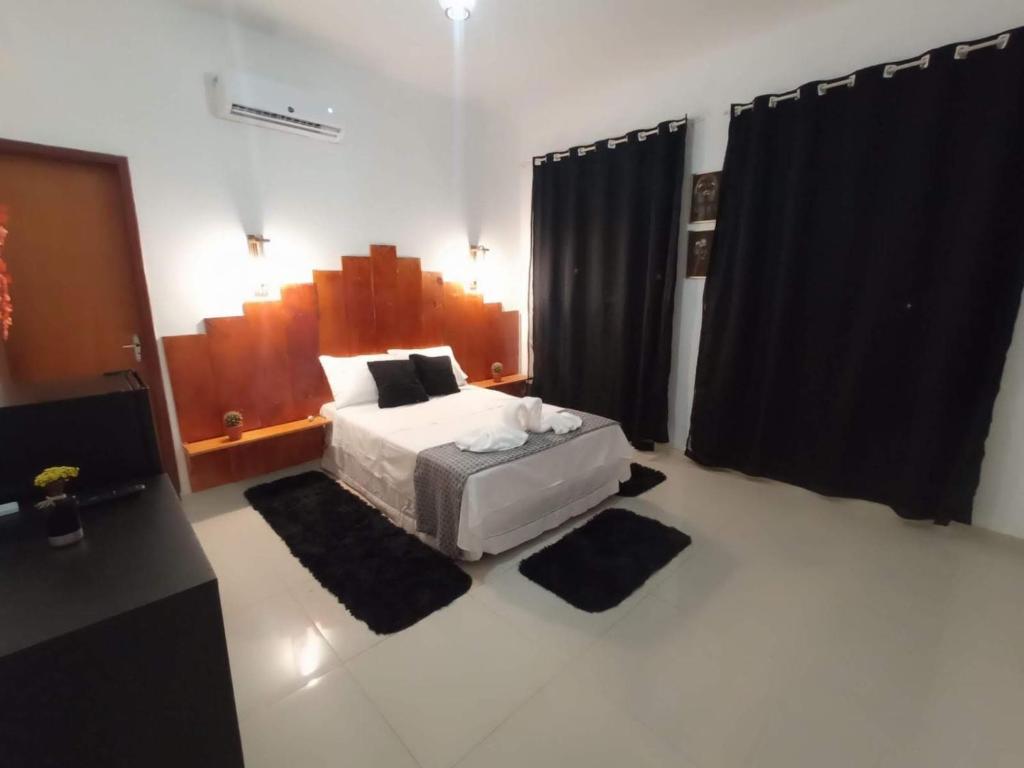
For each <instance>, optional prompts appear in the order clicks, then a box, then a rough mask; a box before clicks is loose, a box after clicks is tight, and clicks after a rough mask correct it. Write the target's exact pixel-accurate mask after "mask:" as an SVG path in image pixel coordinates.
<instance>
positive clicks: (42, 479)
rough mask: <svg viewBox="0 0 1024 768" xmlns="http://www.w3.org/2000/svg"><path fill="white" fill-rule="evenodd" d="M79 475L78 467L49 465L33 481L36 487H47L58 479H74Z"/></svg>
mask: <svg viewBox="0 0 1024 768" xmlns="http://www.w3.org/2000/svg"><path fill="white" fill-rule="evenodd" d="M76 477H78V467H47V468H46V469H44V470H43V471H42V472H40V473H39V474H38V475H36V479H35V480H34V481H33V485H35V487H36V488H45V487H46V486H48V485H49V484H50V483H56V482H57V481H58V480H72V479H73V478H76Z"/></svg>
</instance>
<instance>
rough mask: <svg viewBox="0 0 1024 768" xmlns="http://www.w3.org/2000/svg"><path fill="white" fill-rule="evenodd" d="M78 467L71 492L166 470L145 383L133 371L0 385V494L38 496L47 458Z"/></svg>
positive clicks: (0, 498) (4, 496)
mask: <svg viewBox="0 0 1024 768" xmlns="http://www.w3.org/2000/svg"><path fill="white" fill-rule="evenodd" d="M54 465H63V466H75V467H80V468H81V474H80V475H79V478H78V480H76V481H75V483H74V485H73V486H72V488H71V491H72V492H73V493H82V492H87V491H98V490H103V489H106V488H108V487H110V486H112V485H114V484H119V483H125V482H130V481H134V480H139V479H141V478H144V477H150V476H153V475H159V474H160V473H161V472H163V468H162V467H161V464H160V454H159V451H158V449H157V442H156V431H155V429H154V426H153V415H152V411H151V410H150V406H149V390H148V389H147V388H146V386H145V385H144V384H143V383H142V380H141V379H139V377H138V375H137V374H136V373H135V372H134V371H119V372H117V373H110V374H106V375H104V376H95V377H92V378H88V379H75V380H68V381H58V382H53V383H47V384H6V385H5V386H3V387H0V502H4V501H12V500H21V501H26V500H29V499H37V498H39V496H38V493H37V492H35V491H34V490H33V488H32V479H33V478H34V477H35V476H36V474H37V473H38V472H39V471H40V470H42V469H44V468H45V467H48V466H54Z"/></svg>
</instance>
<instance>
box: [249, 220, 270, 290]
mask: <svg viewBox="0 0 1024 768" xmlns="http://www.w3.org/2000/svg"><path fill="white" fill-rule="evenodd" d="M245 242H246V243H247V244H248V245H249V256H250V257H252V258H253V259H256V260H257V261H256V264H257V272H258V275H259V277H260V278H264V277H265V274H264V273H265V272H266V266H265V265H264V261H263V260H264V259H265V258H266V254H265V253H264V252H263V244H264V243H269V242H270V241H269V240H268V239H267V238H265V237H264V236H263V235H246V236H245ZM254 293H255V295H256V298H258V299H265V298H267V297H268V296H269V295H270V288H269V287H268V286H267V284H266V282H263V280H261V281H260V282H259V283H258V284H257V285H256V290H255V292H254Z"/></svg>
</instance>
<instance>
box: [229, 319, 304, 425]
mask: <svg viewBox="0 0 1024 768" xmlns="http://www.w3.org/2000/svg"><path fill="white" fill-rule="evenodd" d="M242 311H243V312H244V315H245V320H246V324H247V325H248V329H249V336H250V338H251V339H252V344H253V362H254V367H255V369H256V371H258V375H257V376H256V378H255V379H254V380H253V381H252V382H251V383H250V388H251V390H252V392H253V399H254V400H255V401H256V402H257V403H258V404H259V409H260V418H261V422H262V423H261V425H260V426H270V425H273V424H282V423H284V422H286V421H295V420H296V419H299V418H302V417H304V416H305V415H306V414H305V413H300V409H299V408H298V407H297V406H296V405H295V398H294V397H293V396H292V379H291V375H290V374H289V370H290V368H291V358H290V356H289V354H288V336H287V330H288V329H287V325H286V323H285V313H284V306H283V304H282V303H281V302H279V301H257V302H247V303H246V304H243V305H242ZM242 415H243V416H246V415H247V414H246V413H245V412H244V411H243V412H242ZM246 426H247V427H249V428H250V429H251V428H252V426H253V425H249V424H247V425H246Z"/></svg>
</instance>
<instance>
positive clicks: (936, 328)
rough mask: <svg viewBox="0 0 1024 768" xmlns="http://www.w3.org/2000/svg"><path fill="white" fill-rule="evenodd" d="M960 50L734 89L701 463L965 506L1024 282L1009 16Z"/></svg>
mask: <svg viewBox="0 0 1024 768" xmlns="http://www.w3.org/2000/svg"><path fill="white" fill-rule="evenodd" d="M989 40H991V38H990V39H989ZM955 53H956V47H955V46H947V47H944V48H939V49H936V50H934V51H931V52H930V55H929V58H928V60H927V65H926V66H924V62H919V63H918V65H917V66H913V67H907V68H905V69H899V70H897V71H895V72H892V71H890V74H891V77H886V76H885V74H886V70H885V67H883V66H877V67H871V68H868V69H864V70H861V71H859V72H857V73H856V78H855V80H854V82H853V84H852V86H850V85H838V86H836V87H833V88H829V89H828V90H827V91H826V92H825V93H824V95H819V92H818V86H819V83H817V82H814V83H810V84H808V85H805V86H803V87H802V88H801V89H800V97H799V99H798V100H794V99H786V100H779V101H777V102H776V103H775V105H774V107H773V106H772V105H771V103H770V97H761V98H758V99H756V100H755V102H754V105H753V108H752V109H745V110H742V111H741V112H740V113H739V114H737V108H736V107H735V106H734V110H733V119H732V121H731V126H730V131H729V146H728V151H727V155H726V161H725V168H724V179H723V185H722V187H723V191H722V195H723V196H722V200H721V210H720V217H719V222H718V231H717V235H716V238H715V244H714V253H713V256H712V262H711V268H710V274H709V277H708V281H707V284H706V286H705V310H704V322H703V327H702V332H701V343H700V353H699V356H698V368H697V380H696V386H695V392H694V406H693V412H692V419H691V425H690V437H689V444H688V454H689V455H690V456H691V457H692V458H694V459H695V460H697V461H699V462H701V463H703V464H708V465H714V466H721V467H729V468H734V469H738V470H741V471H743V472H745V473H748V474H751V475H761V476H767V477H771V478H776V479H780V480H784V481H787V482H791V483H794V484H797V485H801V486H804V487H807V488H810V489H812V490H816V491H819V492H822V493H825V494H829V495H837V496H850V497H857V498H863V499H869V500H873V501H878V502H881V503H884V504H887V505H890V506H892V507H893V508H894V509H895V510H896V511H897V512H898V513H899V514H901V515H903V516H905V517H909V518H915V519H934V520H936V521H937V522H941V523H947V522H949V521H951V520H956V521H961V522H970V520H971V506H972V503H973V498H974V492H975V489H976V488H977V484H978V477H979V473H980V468H981V461H982V457H983V454H984V444H985V438H986V436H987V434H988V429H989V424H990V422H991V419H992V408H993V403H994V401H995V397H996V394H997V392H998V390H999V382H1000V378H1001V376H1002V371H1003V365H1004V362H1005V358H1006V353H1007V349H1008V347H1009V344H1010V340H1011V336H1012V333H1013V326H1014V320H1015V318H1016V315H1017V310H1018V307H1019V304H1020V296H1021V286H1022V281H1024V31H1020V30H1017V31H1014V32H1012V33H1011V35H1010V38H1009V41H1008V44H1006V46H1005V47H1003V48H1000V47H997V46H986V47H982V48H979V49H977V50H973V51H971V52H969V53H968V54H967V55H966V58H959V59H958V58H957V57H956V56H955ZM829 82H833V81H829Z"/></svg>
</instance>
